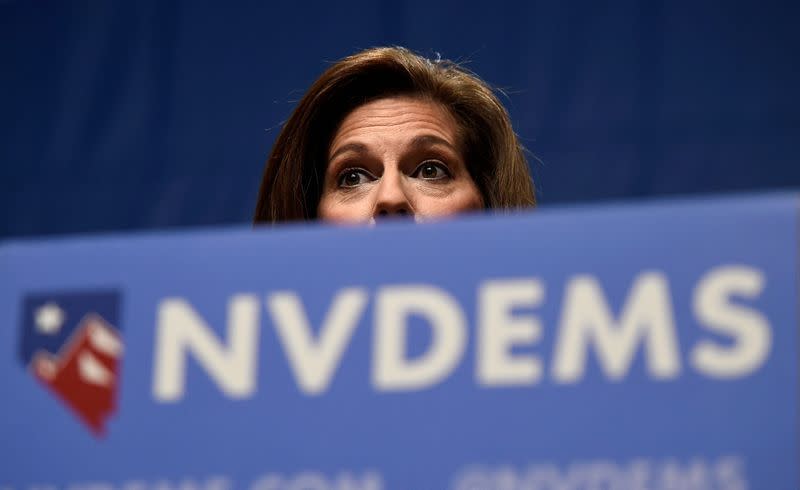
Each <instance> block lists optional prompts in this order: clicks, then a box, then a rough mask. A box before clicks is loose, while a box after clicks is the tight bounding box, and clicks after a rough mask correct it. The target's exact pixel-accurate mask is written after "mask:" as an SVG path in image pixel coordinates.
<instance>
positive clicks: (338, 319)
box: [267, 288, 367, 395]
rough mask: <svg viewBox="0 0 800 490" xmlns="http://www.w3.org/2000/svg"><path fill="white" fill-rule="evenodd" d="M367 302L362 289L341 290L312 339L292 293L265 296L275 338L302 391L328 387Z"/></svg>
mask: <svg viewBox="0 0 800 490" xmlns="http://www.w3.org/2000/svg"><path fill="white" fill-rule="evenodd" d="M366 304H367V292H366V291H364V290H363V289H358V288H351V289H345V290H342V291H341V292H340V293H339V294H337V295H336V297H335V299H334V300H333V305H332V306H331V309H330V310H329V311H328V314H327V316H326V317H325V320H324V321H323V322H322V328H321V330H320V333H319V340H318V341H317V342H315V341H314V339H313V335H312V333H311V327H310V325H309V322H308V318H307V317H306V314H305V311H304V310H303V303H302V302H301V301H300V298H299V297H298V296H297V295H296V294H295V293H292V292H279V293H275V294H272V295H270V296H269V297H268V298H267V308H268V309H269V311H270V313H271V314H272V319H273V322H274V324H275V330H276V331H277V333H278V339H280V341H281V344H282V345H283V349H284V351H286V355H287V356H288V358H289V364H290V365H291V366H292V372H293V373H294V376H295V379H296V380H297V384H298V385H299V386H300V389H301V390H302V391H303V392H305V393H307V394H310V395H316V394H320V393H322V392H324V391H325V390H327V389H328V385H329V384H330V381H331V378H332V377H333V374H334V372H335V371H336V367H337V366H338V365H339V362H340V360H341V358H342V354H343V353H344V350H345V347H346V346H347V345H348V343H349V341H350V337H352V335H353V331H354V330H355V328H356V326H357V325H358V320H359V319H360V318H361V315H362V313H363V312H364V307H365V306H366Z"/></svg>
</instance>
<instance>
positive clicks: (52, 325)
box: [34, 302, 64, 335]
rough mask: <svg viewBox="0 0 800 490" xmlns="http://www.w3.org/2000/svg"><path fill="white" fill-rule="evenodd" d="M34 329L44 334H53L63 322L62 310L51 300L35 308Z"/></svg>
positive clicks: (59, 328)
mask: <svg viewBox="0 0 800 490" xmlns="http://www.w3.org/2000/svg"><path fill="white" fill-rule="evenodd" d="M34 315H35V317H36V318H35V321H36V329H37V330H38V331H40V332H42V333H44V334H48V335H54V334H56V333H58V331H59V330H61V326H62V325H63V324H64V310H62V309H61V308H59V307H58V305H57V304H55V303H53V302H49V303H45V304H44V305H43V306H40V307H39V308H37V309H36V313H34Z"/></svg>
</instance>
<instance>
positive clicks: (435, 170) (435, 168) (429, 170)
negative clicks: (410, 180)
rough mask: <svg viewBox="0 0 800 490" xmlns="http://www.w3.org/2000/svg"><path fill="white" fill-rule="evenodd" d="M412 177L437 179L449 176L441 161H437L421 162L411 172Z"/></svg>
mask: <svg viewBox="0 0 800 490" xmlns="http://www.w3.org/2000/svg"><path fill="white" fill-rule="evenodd" d="M412 177H418V178H421V179H425V180H439V179H444V178H447V177H450V172H449V171H448V170H447V167H445V166H444V164H443V163H441V162H437V161H433V160H431V161H428V162H422V164H421V165H420V166H419V167H417V169H416V170H415V171H414V173H413V174H412Z"/></svg>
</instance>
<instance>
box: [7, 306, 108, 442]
mask: <svg viewBox="0 0 800 490" xmlns="http://www.w3.org/2000/svg"><path fill="white" fill-rule="evenodd" d="M21 330H22V331H21V335H20V345H19V359H20V361H21V362H22V364H23V366H24V367H25V368H26V369H28V371H29V372H30V373H31V374H32V375H33V376H34V377H35V378H36V379H38V380H39V381H40V382H41V383H42V385H43V386H45V387H46V388H47V389H48V390H50V391H51V392H52V393H53V394H54V395H55V396H56V397H57V398H59V399H60V400H61V401H62V402H63V403H64V404H65V405H66V406H67V407H69V408H70V409H71V410H72V411H73V412H74V413H75V415H77V417H78V418H79V419H80V420H81V421H82V422H83V423H84V424H86V426H87V427H88V428H89V429H90V430H91V431H92V433H94V435H95V436H102V435H104V434H105V431H106V422H107V420H108V419H109V417H111V416H112V415H113V414H114V412H115V411H116V409H117V389H118V386H119V372H120V369H119V367H120V358H121V356H122V339H121V337H120V331H119V293H118V292H117V291H114V290H101V291H86V292H68V293H54V294H48V293H44V294H30V295H27V296H26V297H25V298H23V305H22V318H21Z"/></svg>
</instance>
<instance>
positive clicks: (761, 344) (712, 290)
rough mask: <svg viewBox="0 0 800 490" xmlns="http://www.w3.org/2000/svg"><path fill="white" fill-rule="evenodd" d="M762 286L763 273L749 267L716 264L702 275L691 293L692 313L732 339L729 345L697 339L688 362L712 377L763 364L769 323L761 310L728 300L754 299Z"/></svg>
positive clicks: (768, 342) (730, 375)
mask: <svg viewBox="0 0 800 490" xmlns="http://www.w3.org/2000/svg"><path fill="white" fill-rule="evenodd" d="M763 289H764V275H763V274H762V273H761V271H759V270H758V269H754V268H751V267H744V266H727V267H719V268H717V269H714V270H712V271H710V272H708V273H707V274H706V275H705V276H703V278H702V279H701V280H700V282H699V283H698V284H697V288H696V289H695V293H694V298H693V299H694V313H695V316H696V317H697V319H698V321H699V322H700V323H702V324H703V325H704V326H705V327H706V328H708V329H709V330H712V331H714V332H716V333H720V334H724V335H729V336H731V337H733V340H734V342H733V345H732V346H721V345H719V344H717V343H715V342H713V341H710V340H705V341H701V342H699V343H698V344H697V345H696V346H695V347H694V349H692V352H691V363H692V365H693V366H694V367H695V368H696V369H697V370H698V371H700V372H701V373H703V374H706V375H708V376H711V377H715V378H736V377H740V376H745V375H747V374H750V373H752V372H753V371H755V370H756V369H758V368H759V367H760V366H761V365H762V364H763V363H764V361H765V360H766V359H767V356H768V355H769V351H770V348H771V344H772V330H771V329H770V326H769V322H768V321H767V319H766V318H764V316H763V315H762V314H761V313H759V312H757V311H755V310H753V309H751V308H747V307H744V306H740V305H736V304H733V303H732V302H731V297H732V296H741V297H744V298H748V299H753V298H756V297H757V296H758V295H759V294H761V291H762V290H763Z"/></svg>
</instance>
